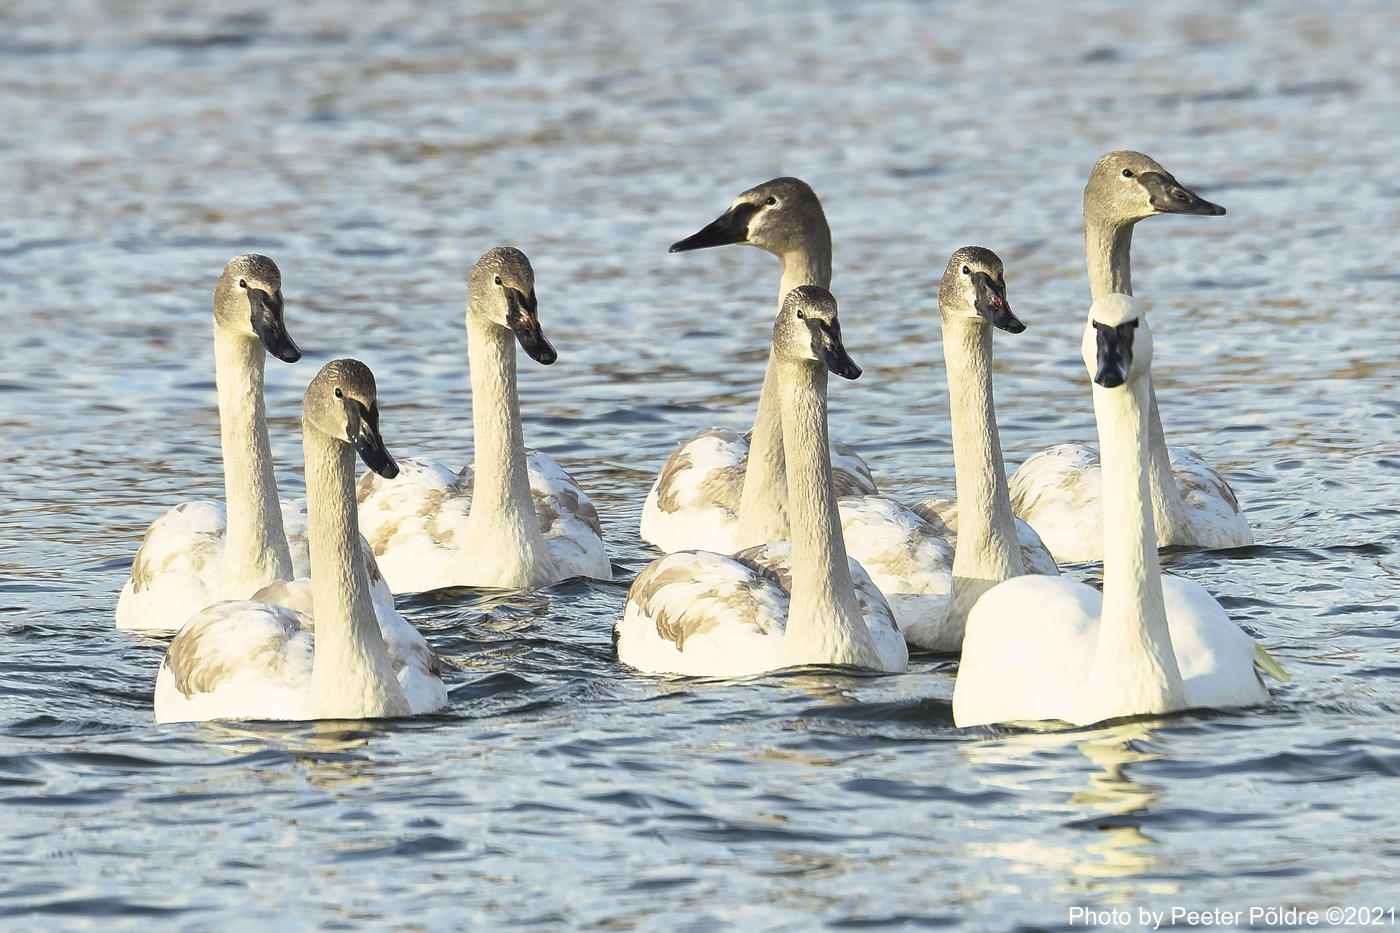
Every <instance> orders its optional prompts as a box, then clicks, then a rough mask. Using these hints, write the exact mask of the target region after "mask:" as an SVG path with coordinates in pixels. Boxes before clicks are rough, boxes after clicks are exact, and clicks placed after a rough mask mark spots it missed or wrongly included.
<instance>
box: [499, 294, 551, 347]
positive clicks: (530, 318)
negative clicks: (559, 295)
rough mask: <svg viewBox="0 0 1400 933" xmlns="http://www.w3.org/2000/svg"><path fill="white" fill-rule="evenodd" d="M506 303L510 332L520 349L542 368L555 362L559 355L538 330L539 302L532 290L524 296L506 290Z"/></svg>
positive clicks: (542, 332) (541, 331) (540, 330)
mask: <svg viewBox="0 0 1400 933" xmlns="http://www.w3.org/2000/svg"><path fill="white" fill-rule="evenodd" d="M506 303H507V304H508V305H510V315H509V318H508V320H509V321H510V330H511V333H513V334H515V339H516V340H518V341H519V342H520V348H521V349H522V350H524V351H525V352H526V353H528V354H529V356H530V359H532V360H534V361H535V362H536V363H540V364H542V365H544V366H548V365H549V364H550V363H553V362H554V361H555V360H557V359H558V358H559V354H558V353H556V352H555V350H554V346H553V345H552V344H551V343H550V342H549V341H548V340H546V339H545V336H544V331H543V330H542V329H540V317H539V300H538V299H537V298H536V297H535V292H534V290H533V289H531V291H530V294H528V295H525V294H522V293H521V292H520V291H518V290H517V289H514V288H507V289H506Z"/></svg>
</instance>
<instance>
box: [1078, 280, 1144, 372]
mask: <svg viewBox="0 0 1400 933" xmlns="http://www.w3.org/2000/svg"><path fill="white" fill-rule="evenodd" d="M1080 351H1081V352H1082V353H1083V355H1084V366H1085V367H1086V368H1087V369H1088V370H1089V376H1090V378H1092V379H1093V381H1094V384H1095V385H1096V386H1102V387H1103V388H1105V389H1116V388H1118V387H1119V386H1121V385H1125V384H1127V383H1129V382H1132V381H1134V380H1140V379H1146V378H1147V374H1148V373H1149V372H1151V370H1152V331H1151V330H1150V329H1149V328H1148V326H1147V318H1146V317H1145V316H1143V315H1141V314H1139V313H1138V309H1137V304H1136V303H1135V302H1134V301H1133V299H1132V296H1130V295H1117V294H1115V295H1105V296H1103V297H1102V298H1100V299H1099V300H1098V301H1096V302H1094V303H1093V305H1092V306H1090V308H1089V323H1088V324H1087V325H1086V326H1085V328H1084V339H1083V341H1082V342H1081V344H1080Z"/></svg>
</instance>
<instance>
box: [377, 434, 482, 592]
mask: <svg viewBox="0 0 1400 933" xmlns="http://www.w3.org/2000/svg"><path fill="white" fill-rule="evenodd" d="M398 465H399V475H398V476H397V477H395V478H394V479H391V480H386V479H384V478H383V477H382V476H379V475H378V474H376V473H374V472H372V471H367V472H366V473H365V474H364V475H363V476H361V477H360V480H359V483H358V484H357V485H356V489H355V495H356V499H357V500H358V502H359V521H360V532H361V534H363V535H364V536H365V539H366V540H367V541H368V542H369V545H370V549H371V551H372V552H373V554H374V559H375V562H376V563H377V565H378V569H379V572H380V573H381V574H382V575H383V578H384V582H385V583H386V584H387V589H388V590H389V591H392V592H395V593H417V592H422V591H424V590H430V589H433V588H435V587H439V586H442V585H443V580H445V579H450V577H451V568H452V565H453V558H454V555H455V553H456V550H457V546H458V545H457V543H456V542H457V541H458V535H459V534H462V533H463V532H464V531H465V529H466V525H467V515H468V513H469V512H470V511H471V472H470V469H471V468H470V467H468V468H466V469H464V470H462V471H461V473H455V472H453V471H452V470H450V469H448V468H447V467H445V466H443V465H442V464H441V463H439V462H438V461H436V460H430V459H428V458H425V457H405V458H404V459H402V460H399V461H398ZM378 602H379V600H378V599H376V605H378Z"/></svg>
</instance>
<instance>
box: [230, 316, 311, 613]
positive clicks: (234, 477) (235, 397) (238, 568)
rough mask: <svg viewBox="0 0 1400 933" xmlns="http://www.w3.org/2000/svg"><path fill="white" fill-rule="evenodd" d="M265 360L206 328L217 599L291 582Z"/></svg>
mask: <svg viewBox="0 0 1400 933" xmlns="http://www.w3.org/2000/svg"><path fill="white" fill-rule="evenodd" d="M265 359H266V354H265V351H264V350H263V346H262V343H261V342H259V341H258V339H257V338H256V337H244V336H241V335H238V334H233V333H229V332H228V331H225V330H223V329H221V328H219V327H215V328H214V382H215V384H216V385H217V386H218V392H219V435H220V440H221V443H222V445H223V454H224V498H225V501H226V502H227V503H228V526H227V528H226V529H225V531H224V557H223V567H222V570H223V573H222V578H221V581H220V589H219V593H218V596H219V598H220V599H247V598H248V597H249V596H252V595H253V593H255V592H257V591H258V590H259V589H261V588H262V587H264V586H266V585H267V584H269V583H272V582H274V581H277V580H290V579H291V578H292V555H291V551H290V550H289V548H288V546H287V535H286V532H285V531H284V530H283V528H282V507H281V505H280V504H279V502H278V500H277V480H276V478H275V477H274V476H273V475H272V445H271V443H270V442H269V441H268V437H267V420H266V416H265V411H264V408H263V361H264V360H265Z"/></svg>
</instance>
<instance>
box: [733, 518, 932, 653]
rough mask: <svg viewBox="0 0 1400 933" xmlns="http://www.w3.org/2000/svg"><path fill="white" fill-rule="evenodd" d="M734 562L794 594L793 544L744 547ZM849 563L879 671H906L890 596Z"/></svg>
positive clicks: (906, 650) (904, 645)
mask: <svg viewBox="0 0 1400 933" xmlns="http://www.w3.org/2000/svg"><path fill="white" fill-rule="evenodd" d="M734 560H736V561H739V562H740V563H742V564H745V565H747V566H750V567H753V568H754V569H755V570H756V571H758V572H760V573H763V574H765V575H767V576H768V577H769V578H770V579H772V580H773V581H774V582H775V583H777V584H778V585H779V586H780V587H782V590H783V592H784V593H791V592H792V542H790V541H772V542H769V543H768V544H760V545H758V546H756V547H751V548H745V549H744V550H742V551H740V552H739V553H737V554H735V555H734ZM846 560H847V565H848V567H849V568H850V571H851V584H852V586H854V588H855V593H856V602H857V604H858V605H859V606H860V614H861V617H862V618H864V619H865V624H866V627H867V628H869V629H870V637H871V638H872V639H873V640H874V642H875V650H876V652H877V653H878V654H879V656H880V669H881V670H884V671H903V670H904V669H905V668H906V667H908V664H909V646H908V644H907V643H906V642H905V638H904V634H903V632H902V629H901V623H900V622H899V619H898V613H897V612H895V611H894V609H893V608H892V604H891V601H890V600H889V599H888V598H887V595H888V594H886V593H885V592H884V591H883V590H882V589H881V587H879V586H878V585H876V583H875V581H874V580H873V579H871V576H870V574H868V573H866V570H865V568H864V567H862V566H861V564H860V562H859V561H857V560H856V559H855V558H853V557H849V556H848V557H847V558H846ZM784 619H786V614H784Z"/></svg>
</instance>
